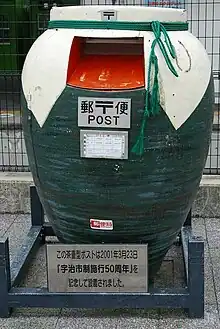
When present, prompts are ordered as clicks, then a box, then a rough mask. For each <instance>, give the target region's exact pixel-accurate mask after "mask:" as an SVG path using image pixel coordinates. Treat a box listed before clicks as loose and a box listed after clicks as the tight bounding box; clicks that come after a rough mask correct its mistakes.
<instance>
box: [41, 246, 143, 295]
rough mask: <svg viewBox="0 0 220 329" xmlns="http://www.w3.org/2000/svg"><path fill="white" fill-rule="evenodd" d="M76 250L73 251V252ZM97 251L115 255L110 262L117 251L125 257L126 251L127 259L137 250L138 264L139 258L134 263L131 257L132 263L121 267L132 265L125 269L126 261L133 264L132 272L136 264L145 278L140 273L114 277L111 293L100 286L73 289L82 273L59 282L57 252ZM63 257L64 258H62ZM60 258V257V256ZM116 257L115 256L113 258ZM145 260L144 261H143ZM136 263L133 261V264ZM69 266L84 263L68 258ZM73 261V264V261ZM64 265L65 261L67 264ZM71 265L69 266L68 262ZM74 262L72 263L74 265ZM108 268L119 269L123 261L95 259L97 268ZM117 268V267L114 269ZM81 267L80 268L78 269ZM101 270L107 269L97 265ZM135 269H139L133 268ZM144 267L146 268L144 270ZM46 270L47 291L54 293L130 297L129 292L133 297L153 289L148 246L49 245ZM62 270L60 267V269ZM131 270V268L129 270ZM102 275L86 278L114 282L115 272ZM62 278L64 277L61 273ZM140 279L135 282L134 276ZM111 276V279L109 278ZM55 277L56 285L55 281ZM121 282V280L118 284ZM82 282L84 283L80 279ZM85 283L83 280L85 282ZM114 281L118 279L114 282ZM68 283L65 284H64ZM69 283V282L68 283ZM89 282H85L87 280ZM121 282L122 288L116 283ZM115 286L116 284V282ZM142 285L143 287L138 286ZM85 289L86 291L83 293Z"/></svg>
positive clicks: (119, 274) (47, 247) (89, 262)
mask: <svg viewBox="0 0 220 329" xmlns="http://www.w3.org/2000/svg"><path fill="white" fill-rule="evenodd" d="M71 248H72V249H71ZM85 249H86V250H91V252H92V250H96V252H100V253H101V252H103V251H104V252H105V251H108V253H109V252H111V254H110V256H111V257H108V258H113V256H112V253H114V252H115V250H121V253H122V251H124V255H127V254H128V253H129V255H132V250H133V251H135V250H136V254H137V255H138V256H140V257H139V259H138V261H136V260H137V258H134V257H133V259H132V257H130V261H129V260H128V259H126V258H124V259H121V266H123V265H124V266H127V267H128V265H125V264H124V262H123V261H124V260H125V262H127V263H129V264H130V265H131V268H132V262H135V261H136V263H138V265H137V266H138V269H140V270H141V271H142V273H143V272H144V273H143V274H140V273H136V274H134V273H133V274H130V273H131V272H126V273H125V274H124V273H121V272H120V273H117V274H116V273H113V274H114V275H115V281H114V282H115V285H114V287H113V286H111V287H109V286H108V288H110V289H107V287H106V286H105V287H104V285H103V286H102V287H101V286H100V285H99V286H92V287H90V288H89V287H88V286H85V285H84V286H82V285H81V286H80V287H76V286H73V282H74V281H73V280H74V279H76V276H78V277H79V276H80V274H82V273H80V274H79V273H78V274H76V273H74V274H72V273H70V274H69V273H67V274H69V277H67V276H66V277H65V278H64V280H63V281H62V279H63V277H61V281H56V279H57V276H56V274H55V270H54V269H55V268H56V265H58V266H59V264H58V262H57V263H56V264H54V263H55V262H54V257H55V256H54V254H52V253H53V252H57V251H61V253H62V252H63V251H64V250H68V251H69V250H70V251H71V250H74V251H79V250H81V251H82V250H85ZM61 253H60V255H62V254H61ZM56 254H57V253H56ZM113 255H114V254H113ZM122 255H123V253H122ZM143 257H144V259H143ZM131 259H132V260H131ZM65 260H66V262H65V264H69V265H70V266H72V265H71V264H73V263H74V261H76V262H79V261H80V262H82V263H83V261H82V259H81V260H80V259H76V258H75V259H74V260H72V259H70V258H68V259H67V258H65ZM69 260H70V261H69ZM63 261H64V260H63ZM68 261H69V262H68ZM71 261H72V263H71ZM100 262H101V264H103V263H104V265H106V266H107V265H108V264H109V263H110V265H109V267H112V266H113V267H114V266H115V268H116V266H118V265H116V264H115V263H117V264H118V263H119V262H120V261H119V260H115V259H114V260H112V261H110V260H109V259H108V261H107V262H106V261H105V258H104V259H103V258H102V259H101V258H100V259H97V258H96V259H95V264H98V263H100ZM51 264H53V265H52V267H51ZM84 264H87V265H86V266H89V264H93V260H92V261H88V260H86V262H85V263H84ZM113 264H114V265H113ZM78 266H79V265H78ZM98 266H103V265H100V264H99V265H97V268H98ZM133 266H135V265H133ZM141 266H142V267H141ZM46 267H47V287H48V291H49V292H51V293H57V292H58V293H67V294H68V293H90V292H91V293H108V292H109V293H117V292H123V293H129V292H132V293H141V292H142V293H143V292H144V293H147V292H148V289H149V282H148V244H114V245H113V244H61V243H47V244H46ZM58 268H59V269H60V267H58ZM129 269H130V267H129ZM101 273H102V275H101V274H100V272H99V273H98V274H97V272H96V274H94V273H93V275H92V274H87V273H86V274H84V273H83V274H82V275H84V276H86V275H90V276H93V279H95V278H96V276H97V277H99V276H101V277H102V279H98V278H97V280H98V281H100V280H103V282H104V281H107V280H109V279H110V280H111V275H112V272H111V273H110V272H108V273H107V274H106V273H104V274H103V272H101ZM60 274H61V273H60ZM135 275H136V278H134V276H135ZM108 276H109V277H108ZM52 277H54V278H53V280H54V281H52V279H51V278H52ZM116 279H117V280H116ZM78 280H80V279H78ZM82 280H83V279H82ZM112 280H114V278H113V279H112ZM64 281H65V283H64ZM67 281H68V282H67ZM84 281H85V279H84ZM119 281H120V282H121V285H117V284H116V282H119ZM112 282H113V281H112ZM123 282H124V283H125V282H126V283H127V286H126V287H125V286H124V285H123ZM129 284H130V287H129ZM135 284H137V287H136V286H134V285H135ZM138 285H139V286H138ZM62 287H65V288H62ZM81 288H82V289H81Z"/></svg>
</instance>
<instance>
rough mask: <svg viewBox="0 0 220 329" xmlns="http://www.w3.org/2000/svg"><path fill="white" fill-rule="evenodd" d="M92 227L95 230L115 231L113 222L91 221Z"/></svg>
mask: <svg viewBox="0 0 220 329" xmlns="http://www.w3.org/2000/svg"><path fill="white" fill-rule="evenodd" d="M90 227H91V228H92V229H93V230H113V221H112V220H99V219H90Z"/></svg>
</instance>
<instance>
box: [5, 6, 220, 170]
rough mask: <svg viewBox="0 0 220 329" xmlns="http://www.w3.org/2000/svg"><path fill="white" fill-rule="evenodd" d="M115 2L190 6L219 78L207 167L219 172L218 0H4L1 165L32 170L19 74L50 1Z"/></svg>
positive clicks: (191, 25) (197, 32) (192, 26)
mask: <svg viewBox="0 0 220 329" xmlns="http://www.w3.org/2000/svg"><path fill="white" fill-rule="evenodd" d="M111 4H115V5H143V6H162V7H177V8H185V9H186V10H187V13H188V20H189V28H190V31H191V32H192V33H193V34H194V35H195V36H197V37H198V38H199V39H200V41H201V42H202V43H203V45H204V46H205V48H206V50H207V52H208V54H209V57H210V59H211V62H212V69H213V76H214V83H215V115H214V122H213V134H212V141H211V145H210V150H209V155H208V159H207V162H206V167H205V170H204V173H205V174H218V173H220V130H219V122H220V105H219V104H220V84H219V83H220V42H219V40H220V1H214V0H212V1H210V0H207V1H199V0H192V1H181V0H168V1H165V0H153V1H151V0H118V1H117V0H116V1H115V0H81V1H80V0H57V1H55V0H53V1H51V0H50V1H46V0H45V1H43V0H0V170H1V171H28V170H29V167H28V159H27V154H26V150H25V143H24V139H23V134H22V124H21V104H20V90H21V83H20V76H21V71H22V66H23V62H24V59H25V56H26V54H27V52H28V50H29V48H30V47H31V45H32V44H33V42H34V40H35V39H36V38H37V37H38V36H39V35H40V34H41V33H42V32H43V31H44V30H45V29H46V28H47V22H48V20H49V12H50V9H51V8H52V6H56V5H57V6H65V5H67V6H69V5H111Z"/></svg>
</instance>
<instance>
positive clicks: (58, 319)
mask: <svg viewBox="0 0 220 329" xmlns="http://www.w3.org/2000/svg"><path fill="white" fill-rule="evenodd" d="M29 227H30V215H1V221H0V232H1V236H8V237H9V244H10V251H11V257H10V259H11V261H13V258H14V257H15V255H16V252H17V250H18V248H19V246H21V243H22V240H23V237H24V236H25V234H26V233H27V231H28V229H29ZM193 229H194V235H199V236H202V237H203V238H204V241H205V318H204V319H188V318H187V316H186V314H185V313H184V312H183V311H182V310H172V309H171V310H168V309H166V310H165V309H159V310H112V309H111V310H103V309H99V310H93V309H92V310H85V309H79V310H76V309H14V310H13V313H12V315H11V317H10V318H8V319H0V328H1V329H63V328H65V329H78V328H79V329H136V328H137V329H191V328H192V329H204V328H207V329H214V328H215V329H216V328H217V329H220V312H219V309H220V219H217V218H208V219H204V218H194V219H193ZM182 280H183V264H182V260H181V257H180V249H179V248H177V247H172V248H171V249H170V251H169V252H168V254H167V256H166V259H165V261H164V262H163V264H162V267H161V270H160V272H159V273H158V276H157V280H156V286H158V287H159V286H160V287H163V285H164V286H166V287H172V286H178V285H179V284H180V283H181V282H182ZM46 285H47V279H46V260H45V248H44V246H42V247H41V248H40V250H39V252H38V254H37V255H36V257H35V258H34V259H33V262H32V264H31V266H30V268H29V270H28V273H27V275H26V278H25V279H24V280H23V282H22V283H21V286H26V287H36V288H37V287H46Z"/></svg>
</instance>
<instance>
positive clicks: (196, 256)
mask: <svg viewBox="0 0 220 329" xmlns="http://www.w3.org/2000/svg"><path fill="white" fill-rule="evenodd" d="M188 271H189V272H188V289H189V294H190V306H189V309H188V312H189V316H190V317H191V318H202V317H203V316H204V242H203V241H202V239H201V238H194V237H193V238H190V239H189V243H188Z"/></svg>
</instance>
